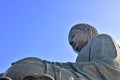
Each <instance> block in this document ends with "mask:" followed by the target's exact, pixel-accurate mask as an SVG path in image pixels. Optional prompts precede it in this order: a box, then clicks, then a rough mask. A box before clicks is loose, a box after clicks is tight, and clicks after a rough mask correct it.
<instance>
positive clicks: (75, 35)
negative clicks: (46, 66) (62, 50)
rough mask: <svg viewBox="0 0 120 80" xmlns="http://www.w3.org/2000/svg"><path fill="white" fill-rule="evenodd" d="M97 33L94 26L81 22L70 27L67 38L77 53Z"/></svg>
mask: <svg viewBox="0 0 120 80" xmlns="http://www.w3.org/2000/svg"><path fill="white" fill-rule="evenodd" d="M97 35H98V32H97V30H96V28H94V27H93V26H91V25H89V24H85V23H81V24H77V25H75V26H73V27H72V28H71V30H70V32H69V35H68V40H69V43H70V45H71V46H72V48H73V50H74V51H75V52H77V53H78V52H80V50H81V49H82V48H83V47H84V46H85V45H86V44H87V43H88V42H89V41H90V40H91V39H92V38H93V37H95V36H97Z"/></svg>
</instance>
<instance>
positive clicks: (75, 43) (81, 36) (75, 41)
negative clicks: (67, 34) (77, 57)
mask: <svg viewBox="0 0 120 80" xmlns="http://www.w3.org/2000/svg"><path fill="white" fill-rule="evenodd" d="M87 37H88V34H87V33H85V32H83V31H82V30H80V29H74V30H72V31H71V40H70V45H71V46H72V48H73V50H75V51H77V52H80V50H81V49H82V48H83V47H84V46H85V45H86V44H87Z"/></svg>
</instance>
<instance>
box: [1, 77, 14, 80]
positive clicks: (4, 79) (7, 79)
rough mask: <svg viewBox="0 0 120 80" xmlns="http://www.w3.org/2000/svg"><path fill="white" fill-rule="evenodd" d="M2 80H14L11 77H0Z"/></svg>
mask: <svg viewBox="0 0 120 80" xmlns="http://www.w3.org/2000/svg"><path fill="white" fill-rule="evenodd" d="M0 80H12V79H11V78H9V77H0Z"/></svg>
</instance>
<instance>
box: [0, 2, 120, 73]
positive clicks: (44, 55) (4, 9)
mask: <svg viewBox="0 0 120 80" xmlns="http://www.w3.org/2000/svg"><path fill="white" fill-rule="evenodd" d="M77 23H88V24H91V25H93V26H95V27H96V28H97V29H98V31H99V33H107V34H110V35H111V36H112V37H113V38H114V39H115V40H116V41H117V42H118V43H120V34H119V33H120V0H0V55H1V56H0V57H1V58H0V73H1V72H5V71H6V69H7V68H8V67H10V64H11V63H12V62H15V61H17V60H19V59H22V58H25V57H31V56H32V57H38V58H41V59H44V60H48V61H55V62H56V61H57V62H75V60H76V57H77V54H75V52H74V51H73V50H72V48H71V47H70V45H69V44H68V33H69V30H70V28H71V27H72V26H73V25H75V24H77Z"/></svg>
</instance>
